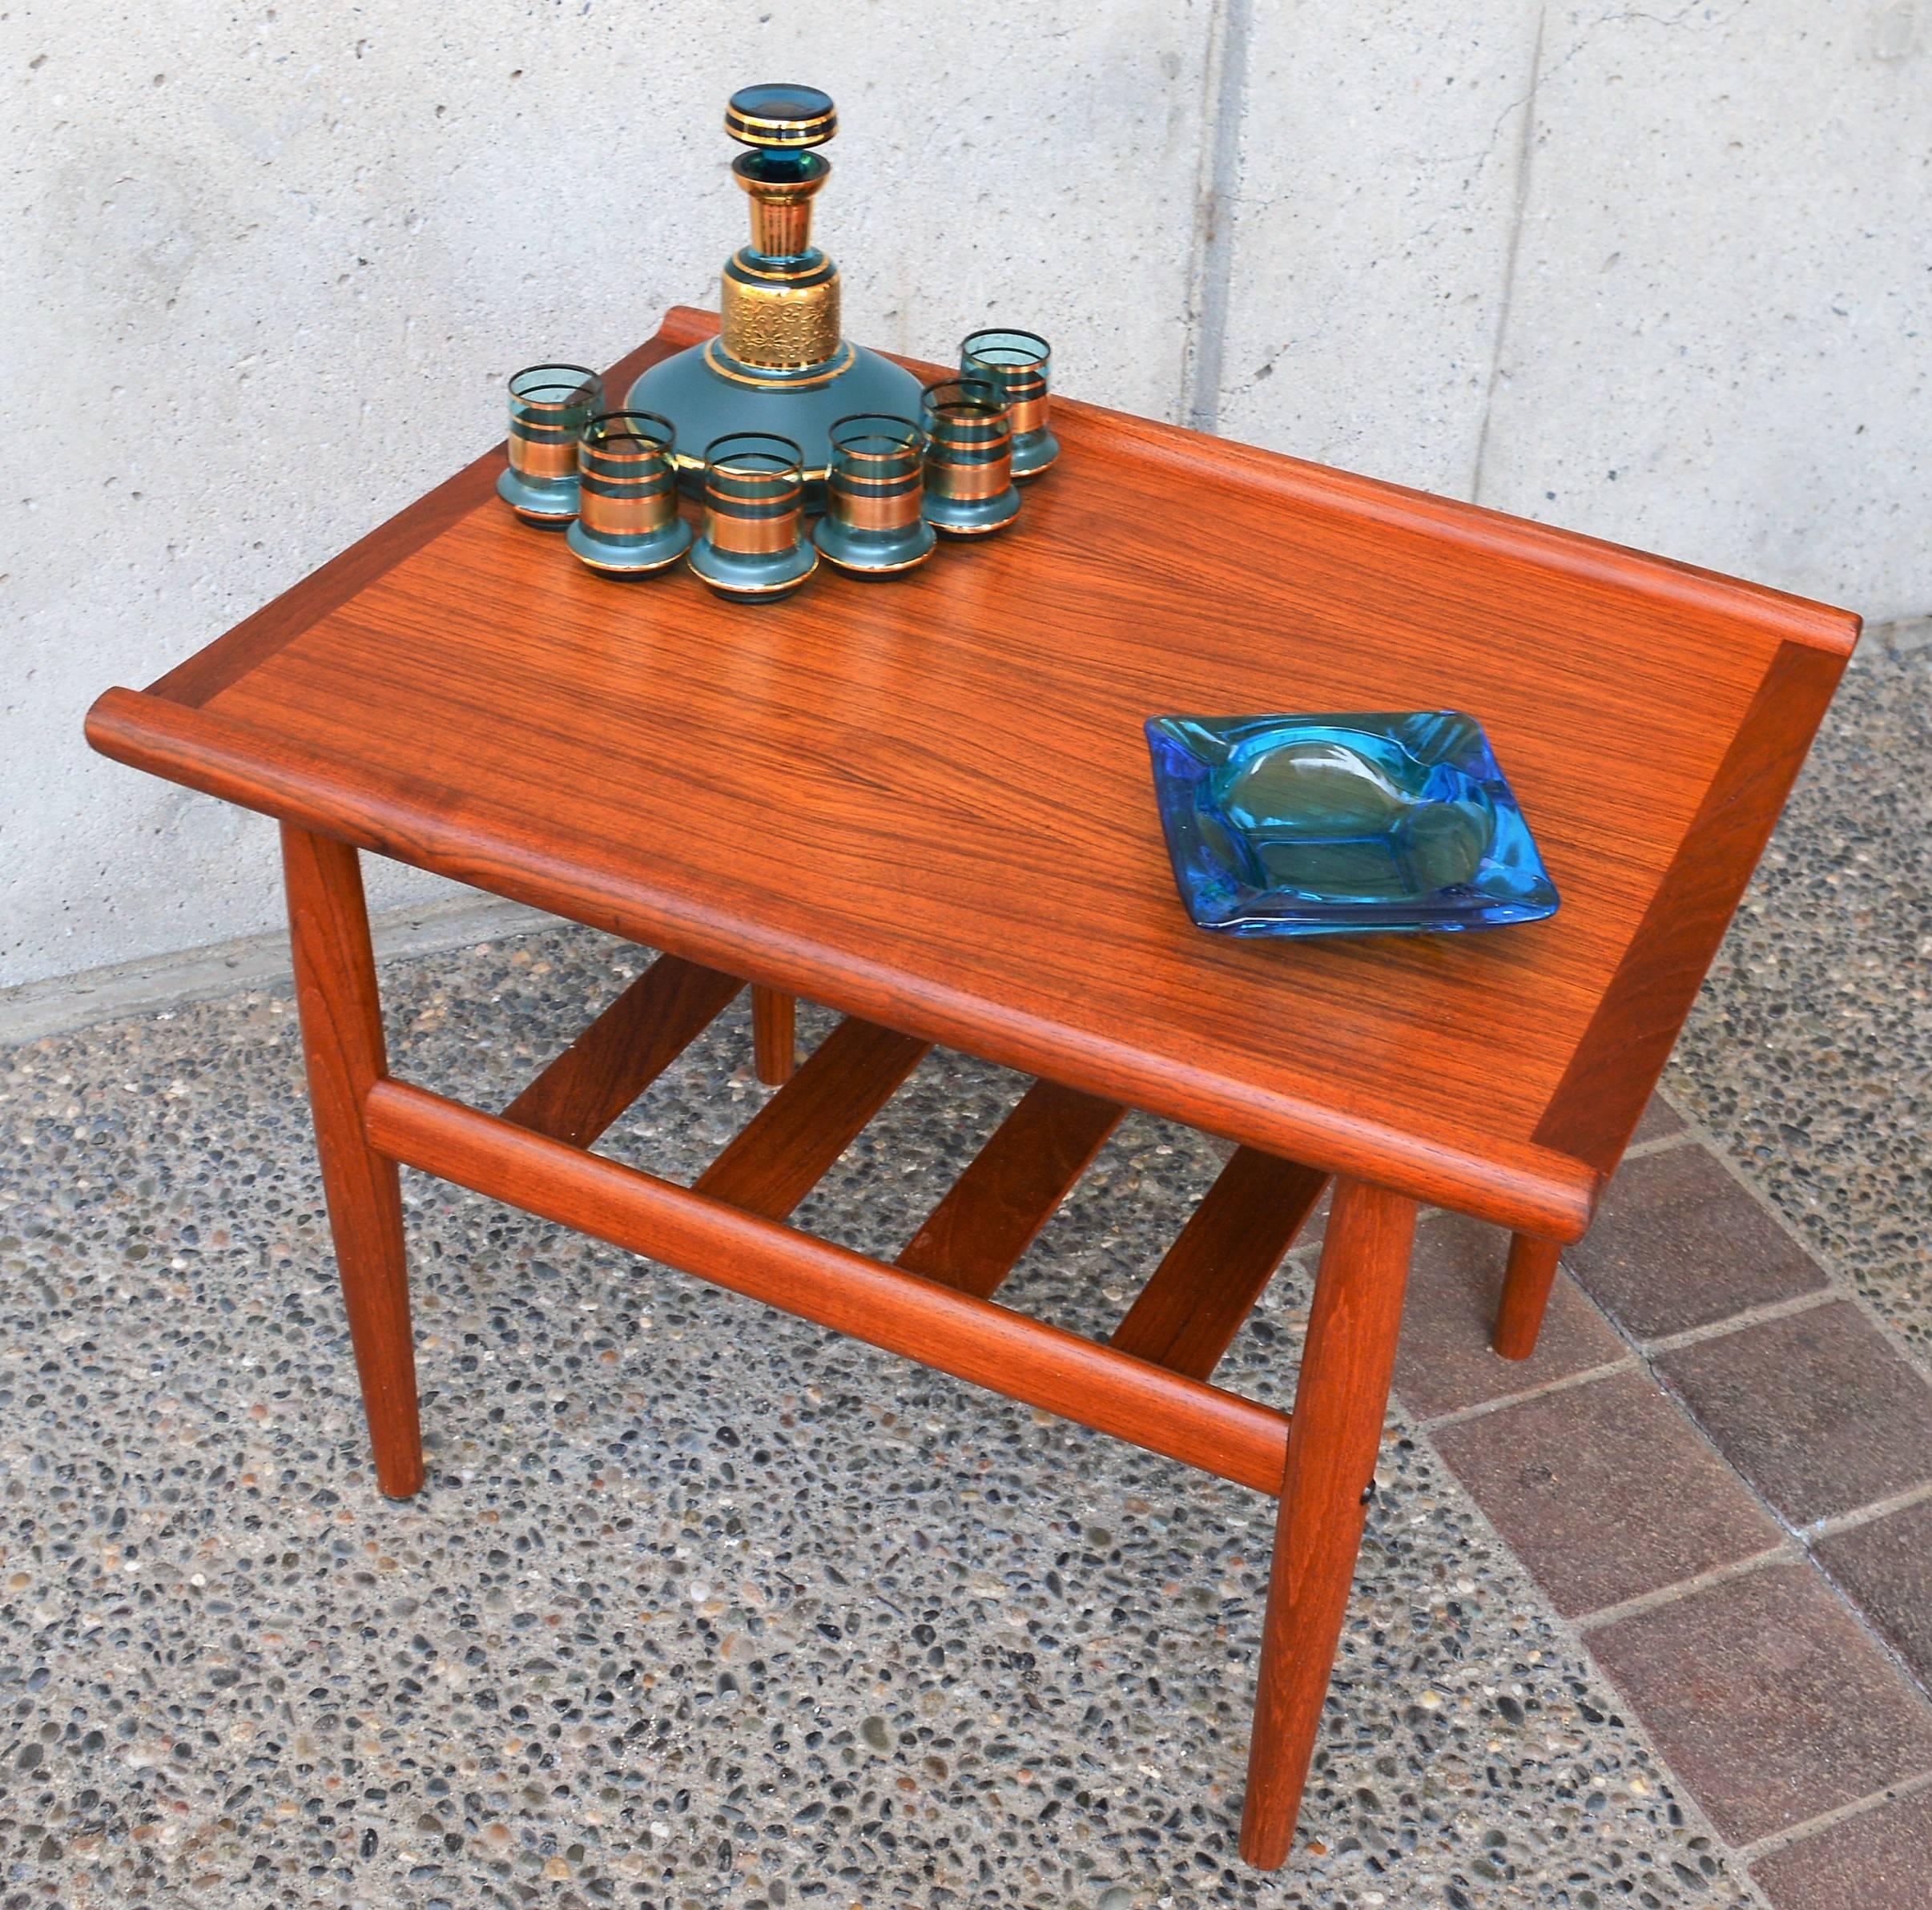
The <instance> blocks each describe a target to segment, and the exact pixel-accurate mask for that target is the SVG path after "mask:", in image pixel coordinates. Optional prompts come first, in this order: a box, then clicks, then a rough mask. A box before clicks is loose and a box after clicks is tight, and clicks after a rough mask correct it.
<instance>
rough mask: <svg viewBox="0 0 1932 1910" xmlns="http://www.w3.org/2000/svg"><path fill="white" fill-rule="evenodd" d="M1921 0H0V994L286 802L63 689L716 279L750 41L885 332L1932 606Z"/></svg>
mask: <svg viewBox="0 0 1932 1910" xmlns="http://www.w3.org/2000/svg"><path fill="white" fill-rule="evenodd" d="M1928 10H1929V6H1928V0H1879V3H1878V4H1876V5H1874V4H1870V3H1869V0H1854V3H1853V4H1849V5H1847V6H1838V7H1830V8H1827V7H1822V6H1817V5H1816V4H1815V3H1808V0H1729V3H1728V4H1716V5H1712V6H1693V7H1688V8H1679V7H1677V6H1674V5H1672V6H1666V7H1664V8H1661V9H1660V10H1657V11H1656V12H1655V13H1637V12H1632V11H1623V10H1618V11H1612V10H1609V9H1608V7H1606V6H1592V7H1589V8H1584V9H1573V8H1570V7H1567V6H1561V5H1557V4H1548V5H1544V4H1540V0H1467V4H1465V5H1464V6H1460V7H1457V8H1454V9H1451V8H1447V7H1442V6H1431V5H1427V4H1424V3H1423V0H1389V3H1388V4H1387V5H1386V6H1378V7H1376V8H1373V9H1366V8H1362V9H1349V8H1343V7H1336V6H1314V5H1305V4H1298V3H1296V0H1272V3H1270V0H1101V4H1098V5H1096V4H1094V3H1093V0H1087V3H1086V4H1080V3H1077V0H1032V3H1031V4H1028V5H1025V6H1020V5H1016V4H1012V3H1011V0H972V3H971V4H965V3H962V0H923V3H921V4H914V0H893V3H892V4H883V3H881V0H762V4H750V3H746V0H709V3H707V4H705V5H698V4H694V0H622V4H619V3H618V0H563V3H562V4H561V5H560V4H557V3H555V0H541V3H537V0H497V4H494V5H485V4H483V3H482V0H449V3H448V4H445V5H444V6H441V7H440V8H437V9H434V10H429V9H425V8H422V7H421V6H415V5H413V4H412V3H411V0H366V3H365V4H364V5H362V6H358V7H355V8H348V7H324V8H319V9H318V8H312V7H301V6H295V5H292V4H284V5H281V6H263V5H255V4H244V5H241V6H237V7H235V8H233V9H211V8H209V7H207V6H204V5H202V4H199V0H144V4H143V5H142V6H139V7H131V6H130V7H123V6H115V5H108V4H103V0H69V3H68V4H66V5H64V6H55V5H51V4H47V3H46V0H29V3H26V4H23V3H22V0H15V4H14V6H13V7H12V8H11V10H10V11H8V12H6V14H4V16H0V101H3V102H4V105H3V107H0V114H3V115H4V117H3V119H0V139H3V140H4V142H5V144H4V150H5V151H6V153H7V154H8V155H10V170H9V174H8V177H7V179H6V185H5V188H4V193H5V196H4V199H3V200H0V265H3V266H4V272H5V281H4V282H5V284H6V296H5V297H4V299H0V377H4V380H5V382H6V389H7V390H8V392H9V393H10V399H11V404H10V421H11V437H12V445H11V447H10V449H11V455H10V473H11V482H12V488H11V490H10V491H9V492H8V493H7V494H6V495H5V497H4V498H3V499H0V511H3V513H4V515H0V525H3V526H4V530H0V573H4V575H3V576H0V618H3V619H4V627H5V630H6V652H5V654H6V663H7V665H8V667H7V669H6V674H5V679H4V688H3V691H0V711H3V714H0V984H7V983H13V982H18V981H28V980H31V979H34V978H36V977H46V976H50V975H58V974H62V973H70V972H73V971H76V970H79V969H86V968H89V967H92V966H95V965H99V964H102V963H106V962H110V961H121V960H126V959H129V958H132V957H147V956H150V955H152V954H154V953H156V952H158V951H161V950H165V949H175V948H188V947H194V946H198V945H202V944H204V943H207V942H209V941H215V940H217V939H220V938H223V937H229V936H234V935H238V934H242V933H248V932H250V931H252V930H255V929H260V928H261V927H264V926H265V925H269V924H271V923H272V921H274V919H275V916H276V909H277V902H276V893H275V888H274V882H273V871H272V853H271V852H272V832H271V831H270V829H269V828H268V826H267V825H266V824H263V823H261V822H260V821H259V820H257V819H255V818H252V817H247V816H240V815H239V814H237V813H236V812H232V811H229V810H227V809H225V808H223V807H222V806H220V805H218V804H213V803H210V802H207V801H205V800H202V799H200V798H199V797H195V796H189V795H187V794H186V793H185V792H175V791H170V790H169V789H167V788H165V787H164V786H163V785H161V784H157V783H154V782H151V781H149V780H145V779H143V778H140V777H138V776H135V775H134V774H132V773H131V772H127V771H125V770H123V769H120V768H117V767H115V766H114V765H111V764H106V763H103V762H101V761H99V760H97V759H95V758H92V757H91V756H88V755H87V753H86V752H85V751H84V749H83V747H82V745H81V743H80V737H79V723H80V717H81V715H82V713H83V711H84V709H85V707H86V706H87V703H88V701H89V700H90V699H91V697H92V695H94V693H95V691H97V690H98V689H99V688H100V687H102V686H103V685H105V684H107V683H116V682H118V683H137V684H138V683H144V682H147V681H148V680H150V679H152V678H153V677H154V676H155V675H158V674H159V673H160V672H161V671H163V670H164V669H165V668H166V667H168V665H170V664H171V663H173V662H174V661H175V660H177V659H179V658H180V657H183V656H184V655H187V654H188V653H189V652H191V651H193V650H195V648H197V647H199V646H200V645H201V644H203V643H206V642H207V641H208V640H209V639H211V638H212V637H214V636H215V635H219V633H220V631H223V629H225V628H226V627H227V626H228V625H230V624H231V623H233V622H234V621H235V620H236V619H238V618H239V617H240V616H242V615H245V614H246V613H247V612H248V610H252V609H253V608H254V607H255V606H257V605H258V604H260V603H261V602H264V601H265V600H266V599H267V598H269V597H270V596H272V594H275V593H276V592H277V591H278V590H281V589H283V588H284V587H285V586H288V584H289V583H291V582H294V581H295V580H296V578H299V577H300V576H301V575H303V574H304V573H305V572H307V571H308V570H311V569H312V568H313V567H314V566H316V564H317V563H319V562H321V561H322V560H323V559H324V558H326V557H328V555H330V554H332V553H333V552H334V551H335V550H337V549H339V548H340V546H342V545H343V544H344V543H346V542H348V541H349V540H351V539H352V538H354V537H356V536H357V535H358V534H360V533H361V532H363V531H364V530H368V528H370V527H371V526H373V525H374V524H376V523H377V522H380V520H381V519H382V518H384V517H386V516H387V515H388V514H390V513H391V512H392V511H393V510H396V509H397V508H399V507H400V506H401V505H403V504H404V503H405V502H408V501H409V499H410V498H412V497H413V496H414V495H415V494H417V492H418V491H420V490H422V489H423V488H424V487H425V486H427V485H428V484H429V483H430V482H433V481H434V480H435V479H437V478H440V477H441V476H443V475H445V474H446V473H448V472H449V470H451V469H453V468H454V467H455V466H457V465H459V464H460V463H461V462H463V461H466V460H467V459H468V458H469V457H472V456H473V455H474V453H475V452H476V451H477V449H478V448H480V447H481V445H485V444H486V443H488V442H489V441H491V440H492V439H493V437H496V436H497V435H499V434H500V432H501V422H500V405H501V395H500V393H501V380H502V378H503V377H504V376H505V374H506V373H508V372H509V371H510V370H512V369H514V368H515V367H516V366H517V365H519V364H521V363H524V362H526V361H529V360H531V359H533V358H537V357H551V356H564V357H574V358H579V359H582V360H585V361H589V362H602V361H609V360H610V359H611V358H614V357H616V356H617V355H618V353H620V352H622V350H623V349H626V347H627V346H629V345H631V344H633V343H634V342H635V341H636V340H637V339H638V337H639V336H642V334H643V333H644V332H647V331H648V330H650V328H652V326H653V324H654V321H655V318H656V315H657V314H658V312H660V311H661V310H662V308H663V307H664V306H665V305H666V304H670V303H674V302H678V301H687V302H694V303H708V302H711V292H710V288H711V284H712V281H713V277H714V273H715V271H716V268H717V266H718V263H719V261H720V260H721V259H722V256H724V254H725V252H727V251H728V250H729V249H730V248H731V246H733V245H734V244H737V243H738V240H739V228H740V226H741V224H742V220H743V212H742V208H741V205H740V203H739V195H737V194H736V193H735V192H734V191H731V189H730V187H729V185H728V183H727V180H726V177H725V171H726V167H727V165H728V163H729V161H730V159H731V154H732V151H734V150H735V149H733V148H732V147H731V146H730V145H729V144H728V143H727V141H726V140H725V139H724V138H723V136H722V133H721V132H720V131H719V130H718V115H719V111H720V109H721V107H722V102H723V99H724V97H725V95H727V93H728V92H729V91H730V90H731V87H733V86H734V85H735V84H737V83H741V82H742V81H743V80H744V79H749V78H771V77H788V76H796V77H799V78H803V79H811V80H814V81H816V82H818V83H821V84H823V85H824V86H826V87H828V88H829V89H830V90H831V91H832V92H833V93H834V95H835V97H836V98H837V99H838V100H839V106H840V109H841V113H842V116H843V121H844V125H845V129H846V130H845V131H843V133H842V134H841V135H840V138H839V143H837V145H836V146H835V147H833V149H832V152H831V157H832V159H833V160H834V163H835V167H837V173H836V176H835V179H834V181H833V183H832V184H831V187H830V188H829V189H828V191H827V195H826V197H825V199H823V201H822V214H821V231H822V232H823V236H825V238H826V240H827V244H828V245H829V246H830V247H831V249H832V250H833V252H835V256H838V257H839V259H840V260H841V262H842V264H843V266H844V268H845V276H846V284H847V295H846V296H847V312H848V328H849V329H850V330H851V332H853V334H854V335H855V336H859V337H861V338H863V339H865V340H867V341H868V342H871V343H875V344H881V345H888V346H891V347H897V348H900V349H909V350H915V351H918V352H920V353H926V354H928V355H930V356H932V357H944V355H946V354H947V353H948V351H949V350H950V349H951V347H952V345H953V344H954V342H955V341H956V339H957V338H958V337H959V336H960V334H961V333H962V332H964V331H965V330H967V329H968V328H970V327H971V326H972V325H973V324H976V323H980V322H984V320H988V319H989V318H992V317H1002V318H1005V319H1007V320H1010V321H1013V322H1020V323H1030V324H1037V325H1038V326H1039V327H1040V328H1041V329H1043V330H1044V331H1046V332H1048V333H1049V335H1051V336H1053V339H1054V341H1055V344H1056V347H1057V360H1058V368H1059V373H1060V381H1061V385H1062V387H1063V388H1064V389H1066V390H1068V391H1069V392H1071V393H1074V394H1076V395H1079V396H1083V397H1095V398H1101V399H1104V400H1105V401H1108V402H1110V403H1113V404H1117V405H1125V406H1127V407H1129V408H1131V409H1139V410H1143V411H1146V412H1149V413H1154V414H1157V415H1160V416H1164V417H1178V418H1182V419H1188V420H1192V421H1195V422H1197V423H1201V424H1203V425H1207V426H1210V427H1212V428H1218V429H1222V430H1224V431H1226V432H1227V433H1230V434H1231V435H1234V436H1238V437H1245V438H1248V439H1250V440H1253V441H1257V442H1260V443H1263V444H1267V445H1275V446H1278V447H1279V448H1282V449H1287V450H1291V451H1294V452H1296V453H1300V454H1302V455H1306V456H1309V457H1317V458H1321V459H1323V460H1326V461H1330V462H1334V463H1338V464H1342V465H1348V466H1350V467H1351V468H1354V469H1361V470H1366V471H1371V472H1373V473H1377V474H1379V475H1385V476H1387V477H1391V478H1396V479H1399V480H1400V481H1402V482H1407V483H1411V484H1418V485H1422V486H1427V487H1429V488H1431V489H1435V490H1443V491H1447V492H1451V493H1454V494H1456V495H1459V496H1464V497H1470V496H1473V497H1476V498H1479V499H1480V500H1481V501H1482V502H1485V503H1491V504H1495V505H1497V506H1500V507H1502V508H1503V509H1507V510H1517V511H1521V512H1523V513H1525V514H1529V515H1532V516H1537V517H1543V518H1549V519H1551V520H1552V521H1555V522H1562V523H1566V524H1570V525H1573V526H1578V527H1580V528H1582V529H1586V530H1593V531H1597V532H1600V533H1603V534H1608V535H1610V536H1613V537H1617V538H1622V539H1624V540H1626V541H1628V542H1635V543H1639V544H1643V545H1646V546H1650V547H1652V548H1655V549H1658V550H1665V551H1668V552H1669V553H1670V554H1673V555H1676V556H1681V557H1685V558H1692V559H1694V560H1696V561H1697V562H1705V563H1709V564H1713V565H1716V566H1719V567H1723V568H1729V569H1736V570H1743V571H1745V572H1747V573H1749V574H1753V575H1756V576H1758V577H1761V578H1766V579H1768V580H1769V581H1771V582H1777V583H1780V584H1783V585H1785V586H1789V587H1791V588H1794V589H1797V590H1806V591H1809V592H1813V593H1815V594H1821V595H1825V596H1827V597H1829V598H1835V599H1837V600H1838V601H1840V602H1847V603H1849V604H1851V605H1852V606H1854V607H1856V608H1858V609H1861V610H1865V611H1866V613H1867V614H1868V615H1873V616H1874V617H1886V616H1897V615H1909V614H1913V613H1916V612H1920V611H1923V610H1926V608H1928V607H1932V539H1928V538H1927V537H1926V535H1925V526H1926V522H1927V517H1928V510H1927V502H1926V501H1927V498H1928V495H1929V494H1932V486H1928V482H1927V480H1928V477H1929V476H1932V403H1928V401H1927V393H1926V385H1927V381H1928V377H1929V376H1932V373H1929V370H1928V367H1929V366H1932V352H1929V349H1928V340H1927V332H1928V328H1929V325H1932V272H1928V264H1929V258H1928V253H1927V249H1926V248H1927V234H1928V232H1932V47H1929V42H1932V30H1929V26H1928V22H1927V20H1926V18H1924V17H1923V16H1924V15H1925V14H1926V13H1927V11H1928ZM1123 174H1125V177H1126V180H1127V184H1126V187H1125V190H1122V189H1121V184H1120V182H1121V179H1122V176H1123ZM433 886H434V885H433V884H430V883H429V880H428V879H427V878H424V877H421V876H415V875H413V874H411V873H409V872H405V871H400V870H392V869H388V870H384V871H383V872H381V873H380V876H378V879H377V880H376V882H375V883H374V884H373V887H374V892H375V896H376V900H377V901H378V902H379V903H382V902H393V903H398V904H400V903H401V902H404V901H420V900H421V899H422V898H423V897H425V896H426V895H428V894H429V893H431V891H432V889H433Z"/></svg>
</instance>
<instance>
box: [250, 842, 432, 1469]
mask: <svg viewBox="0 0 1932 1910" xmlns="http://www.w3.org/2000/svg"><path fill="white" fill-rule="evenodd" d="M282 875H283V880H284V883H285V884H286V885H287V888H288V932H289V940H290V943H291V945H292V948H293V950H294V954H295V979H296V1006H297V1008H298V1009H300V1013H301V1017H302V1047H303V1050H304V1054H306V1056H307V1058H308V1100H309V1106H310V1109H311V1110H312V1114H313V1115H314V1118H315V1125H316V1151H317V1153H318V1154H320V1157H321V1162H322V1187H323V1191H324V1193H325V1194H326V1195H327V1196H328V1222H329V1228H330V1231H331V1232H332V1234H333V1235H335V1241H336V1272H337V1273H338V1274H339V1275H340V1278H341V1281H342V1298H343V1302H344V1305H345V1307H346V1308H347V1309H348V1323H349V1335H350V1337H351V1339H352V1340H353V1341H354V1343H355V1348H356V1372H357V1373H358V1375H359V1376H360V1379H361V1381H362V1406H363V1411H364V1413H365V1414H366V1415H367V1416H368V1423H369V1444H370V1445H371V1446H372V1448H373V1449H374V1452H375V1456H376V1481H377V1483H378V1484H379V1485H380V1486H381V1488H382V1489H383V1490H384V1492H385V1493H388V1496H389V1497H391V1498H392V1499H406V1498H408V1497H409V1495H410V1494H411V1493H414V1492H416V1491H417V1490H419V1489H421V1485H422V1483H423V1441H422V1432H421V1426H420V1424H419V1423H418V1421H417V1404H416V1344H415V1340H414V1339H413V1336H412V1334H411V1332H410V1328H409V1270H408V1267H407V1266H406V1265H405V1260H404V1254H403V1219H402V1191H401V1188H400V1186H399V1185H398V1183H397V1178H396V1163H394V1162H393V1161H392V1160H389V1159H388V1158H385V1157H384V1155H382V1154H377V1153H376V1152H375V1151H374V1150H373V1149H372V1148H371V1147H370V1146H369V1144H368V1138H367V1136H366V1134H365V1131H364V1126H363V1102H364V1098H366V1097H367V1095H368V1091H369V1088H370V1086H371V1084H372V1083H373V1082H376V1081H378V1080H380V1079H381V1078H383V1077H384V1075H386V1074H388V1058H387V1055H386V1054H385V1052H384V1047H383V1038H382V1009H381V1006H380V1002H379V1001H378V999H377V997H376V964H375V958H374V955H373V953H372V950H371V949H370V947H369V918H368V909H366V908H365V906H364V903H363V899H362V871H361V868H360V864H358V863H357V861H356V852H355V851H354V850H353V849H352V848H348V847H346V846H345V845H344V844H342V843H340V842H337V841H336V840H333V839H332V838H331V837H329V836H316V835H312V834H311V833H310V832H308V830H306V829H300V828H296V827H295V826H294V825H293V824H290V823H284V824H282Z"/></svg>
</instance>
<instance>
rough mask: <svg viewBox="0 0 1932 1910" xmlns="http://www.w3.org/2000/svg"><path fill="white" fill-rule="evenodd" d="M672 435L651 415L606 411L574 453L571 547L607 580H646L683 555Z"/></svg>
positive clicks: (686, 544)
mask: <svg viewBox="0 0 1932 1910" xmlns="http://www.w3.org/2000/svg"><path fill="white" fill-rule="evenodd" d="M677 449H678V428H677V426H676V425H674V424H673V423H672V422H671V421H670V419H669V418H667V417H658V414H657V413H655V412H654V411H606V412H604V413H601V414H600V415H599V416H598V417H594V418H593V419H591V421H590V423H589V424H588V425H586V426H585V427H584V435H583V437H582V441H580V442H579V443H578V447H577V472H578V476H577V482H578V491H579V493H580V496H579V498H578V513H577V518H576V522H574V523H573V524H572V525H571V526H570V529H569V530H567V531H566V532H565V536H566V538H567V539H568V540H569V542H570V548H571V549H572V550H574V551H575V552H576V554H578V556H579V557H580V558H582V559H583V561H584V562H586V564H588V565H589V566H590V568H591V569H592V570H598V571H601V572H602V574H604V575H605V576H606V577H618V578H628V577H649V576H650V575H652V574H654V572H656V571H659V570H667V569H668V568H669V567H670V566H671V565H673V564H674V563H675V562H677V561H678V558H681V557H682V556H683V554H685V552H686V550H689V549H690V542H691V527H690V525H688V524H687V523H686V522H685V521H684V520H683V518H681V517H679V516H678V463H677Z"/></svg>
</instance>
